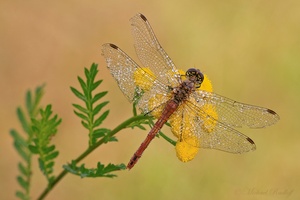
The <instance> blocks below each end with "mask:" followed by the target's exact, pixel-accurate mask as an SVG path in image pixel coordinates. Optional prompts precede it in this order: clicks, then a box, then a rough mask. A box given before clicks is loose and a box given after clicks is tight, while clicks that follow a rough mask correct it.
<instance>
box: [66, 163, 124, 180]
mask: <svg viewBox="0 0 300 200" xmlns="http://www.w3.org/2000/svg"><path fill="white" fill-rule="evenodd" d="M63 168H64V169H65V170H67V171H68V172H70V173H72V174H74V175H77V176H80V177H81V178H84V177H109V178H112V177H115V176H116V175H114V174H109V172H112V171H119V170H124V169H126V166H125V165H124V164H120V165H114V164H108V165H107V166H106V167H105V166H104V165H103V164H101V163H100V162H98V163H97V168H85V166H84V164H82V165H81V166H79V167H77V166H76V164H75V163H74V162H73V161H72V163H71V164H67V165H64V166H63Z"/></svg>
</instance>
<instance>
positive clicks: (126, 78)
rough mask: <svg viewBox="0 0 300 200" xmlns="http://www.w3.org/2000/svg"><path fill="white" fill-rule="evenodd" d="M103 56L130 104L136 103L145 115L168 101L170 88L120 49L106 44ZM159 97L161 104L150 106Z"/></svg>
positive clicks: (103, 47)
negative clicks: (152, 100) (150, 101)
mask: <svg viewBox="0 0 300 200" xmlns="http://www.w3.org/2000/svg"><path fill="white" fill-rule="evenodd" d="M102 55H103V56H104V57H105V60H106V63H107V67H108V69H109V70H110V73H111V74H112V76H113V77H114V78H115V80H116V81H117V83H118V86H119V88H120V89H121V91H122V92H123V94H124V95H125V96H126V97H127V99H128V100H129V101H130V102H136V103H137V106H138V107H139V108H140V109H141V110H142V112H143V113H149V112H151V111H153V110H155V109H156V108H160V107H161V106H159V105H158V104H159V103H160V104H162V105H163V104H164V103H165V102H166V101H167V100H168V99H167V97H168V95H166V94H167V93H169V92H170V91H169V90H170V89H169V87H168V86H166V85H164V84H162V83H161V82H159V81H157V80H156V77H155V76H154V75H153V73H152V72H151V71H149V70H146V69H145V68H141V67H139V66H138V65H137V64H136V63H135V62H134V61H133V60H132V59H131V58H130V57H129V56H128V55H127V54H126V53H124V52H123V51H122V50H121V49H120V48H119V47H117V46H116V45H114V44H104V45H103V46H102ZM157 96H159V97H160V101H159V103H158V102H157V101H155V103H152V104H151V105H149V100H150V99H151V98H152V99H153V98H156V97H157Z"/></svg>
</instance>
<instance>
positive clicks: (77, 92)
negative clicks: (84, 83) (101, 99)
mask: <svg viewBox="0 0 300 200" xmlns="http://www.w3.org/2000/svg"><path fill="white" fill-rule="evenodd" d="M70 88H71V90H72V92H73V93H74V94H75V96H77V97H78V98H79V99H81V100H83V101H84V102H86V98H85V96H84V95H83V94H82V93H81V92H79V91H78V90H76V89H75V88H73V87H70Z"/></svg>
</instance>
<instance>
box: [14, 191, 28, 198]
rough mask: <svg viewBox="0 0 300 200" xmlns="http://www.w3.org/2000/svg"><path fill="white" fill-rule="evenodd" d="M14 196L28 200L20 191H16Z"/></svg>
mask: <svg viewBox="0 0 300 200" xmlns="http://www.w3.org/2000/svg"><path fill="white" fill-rule="evenodd" d="M16 196H17V197H19V198H20V199H22V200H27V199H28V197H27V196H26V195H25V194H24V192H21V191H17V192H16Z"/></svg>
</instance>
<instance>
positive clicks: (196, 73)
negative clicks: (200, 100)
mask: <svg viewBox="0 0 300 200" xmlns="http://www.w3.org/2000/svg"><path fill="white" fill-rule="evenodd" d="M185 76H186V78H187V79H188V80H189V81H191V82H193V83H194V84H195V87H196V88H199V87H200V86H201V83H202V82H203V80H204V76H203V74H202V73H201V72H200V70H199V69H195V68H190V69H188V70H187V71H186V73H185Z"/></svg>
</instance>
